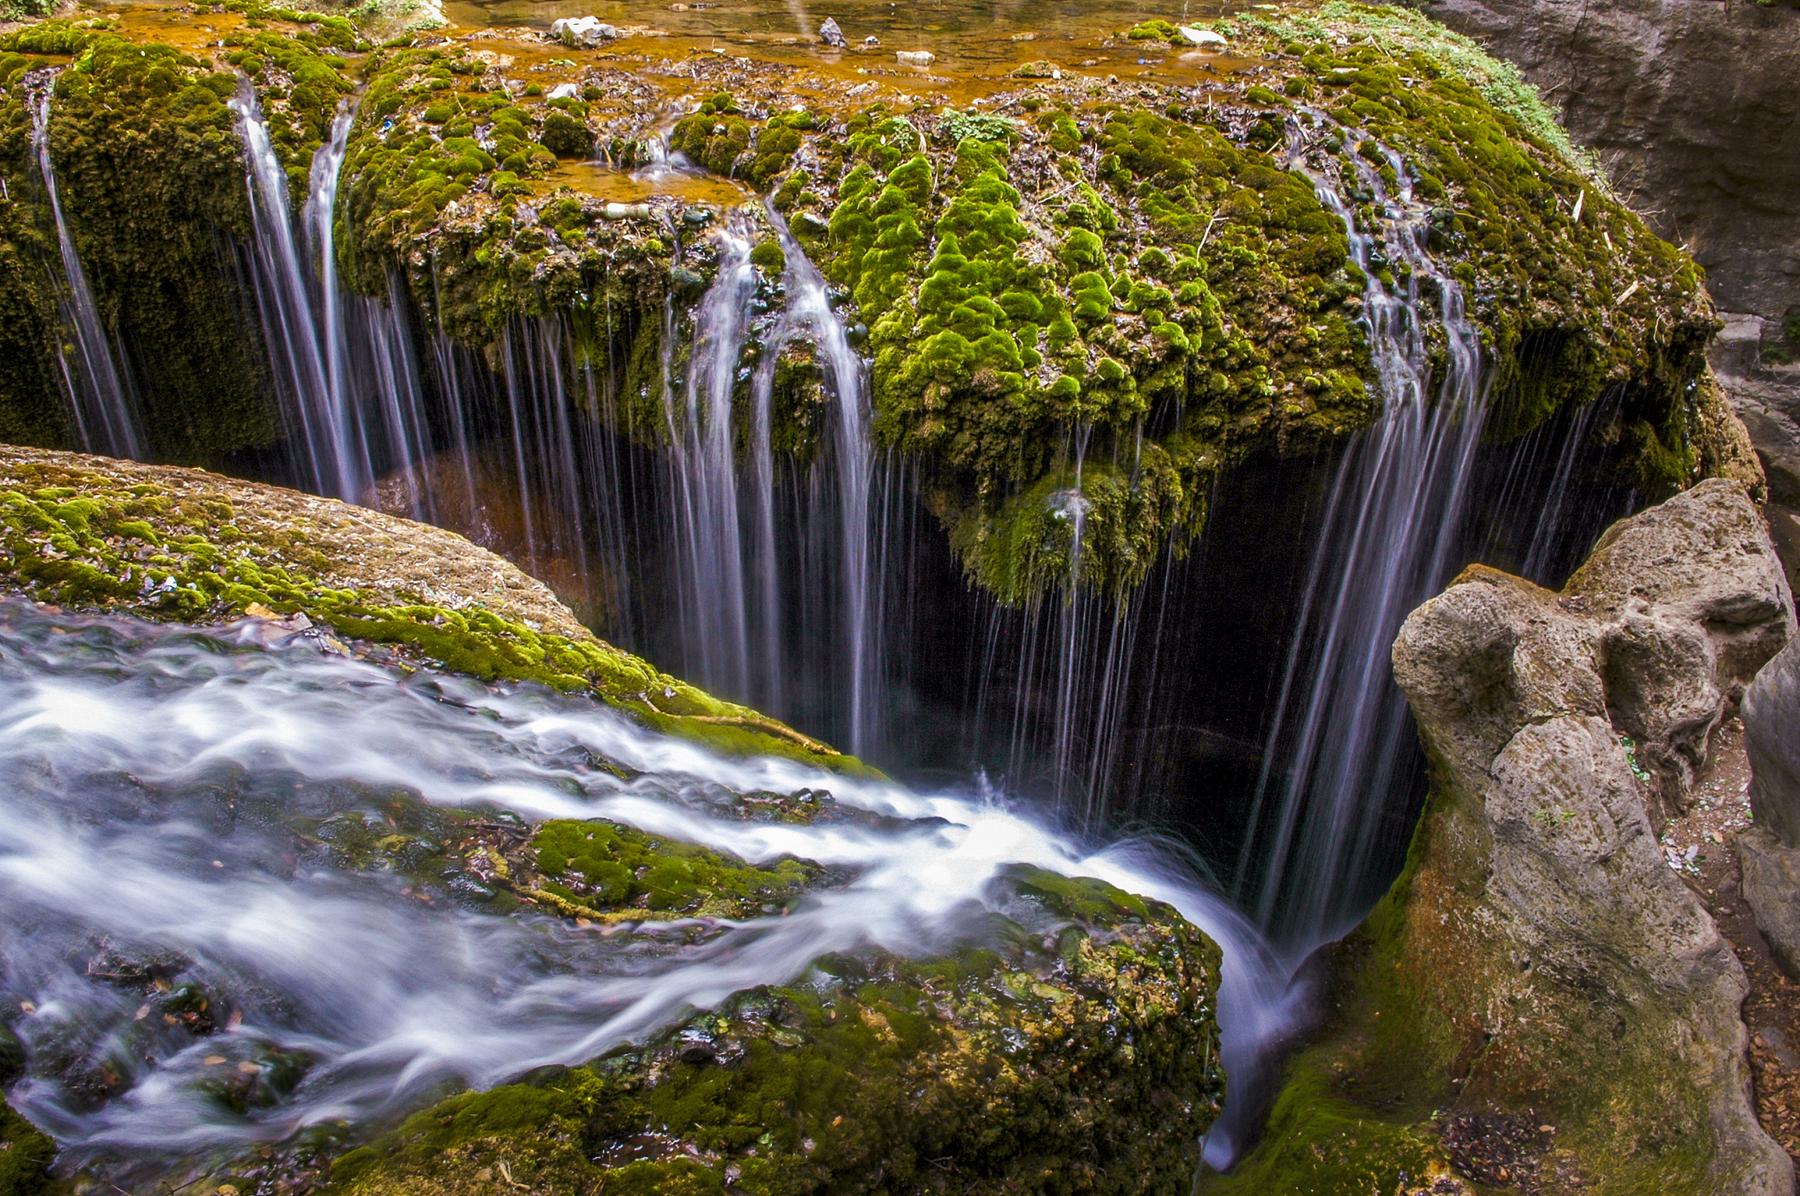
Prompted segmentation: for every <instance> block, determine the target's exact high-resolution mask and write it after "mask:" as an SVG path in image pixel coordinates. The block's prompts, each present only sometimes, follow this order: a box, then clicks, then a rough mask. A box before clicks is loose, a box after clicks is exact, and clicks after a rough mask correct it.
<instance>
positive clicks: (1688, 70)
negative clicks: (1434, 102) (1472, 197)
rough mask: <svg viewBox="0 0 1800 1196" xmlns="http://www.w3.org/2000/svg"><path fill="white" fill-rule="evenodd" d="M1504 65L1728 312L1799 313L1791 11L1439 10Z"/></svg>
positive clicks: (1479, 3)
mask: <svg viewBox="0 0 1800 1196" xmlns="http://www.w3.org/2000/svg"><path fill="white" fill-rule="evenodd" d="M1428 11H1429V12H1430V13H1431V15H1433V16H1435V17H1437V18H1438V19H1440V20H1442V21H1443V22H1445V23H1446V24H1448V25H1449V26H1450V27H1451V28H1453V29H1457V30H1460V31H1461V32H1464V33H1467V34H1470V35H1472V36H1474V37H1476V38H1478V39H1479V40H1480V41H1482V42H1483V43H1484V44H1485V45H1486V46H1487V47H1488V48H1489V50H1491V51H1492V52H1493V53H1495V54H1497V55H1499V56H1500V57H1502V58H1505V59H1507V60H1508V61H1510V62H1512V63H1514V64H1516V65H1517V66H1518V67H1519V68H1520V69H1521V70H1522V71H1523V72H1524V73H1525V75H1526V77H1527V78H1529V79H1530V80H1531V81H1532V82H1534V83H1536V84H1537V85H1538V88H1539V89H1540V90H1541V91H1542V92H1543V93H1544V95H1545V98H1546V99H1547V100H1548V101H1549V102H1550V104H1551V105H1552V106H1553V107H1555V108H1557V109H1558V110H1559V112H1560V113H1561V115H1562V119H1563V122H1564V124H1566V125H1567V126H1568V129H1569V131H1570V133H1572V134H1573V135H1574V136H1575V137H1576V139H1577V140H1579V141H1581V142H1582V143H1583V144H1585V145H1588V146H1591V147H1592V148H1593V149H1595V150H1596V151H1598V152H1599V153H1600V155H1601V156H1602V158H1603V159H1605V160H1606V162H1607V163H1608V165H1609V166H1611V168H1612V170H1613V173H1614V175H1615V176H1616V177H1617V178H1618V179H1619V180H1620V182H1621V183H1622V184H1623V186H1624V188H1625V190H1626V193H1627V195H1628V196H1629V197H1630V198H1631V199H1632V200H1633V201H1634V206H1636V207H1637V208H1638V210H1639V211H1641V212H1643V213H1644V215H1645V218H1646V219H1648V220H1649V221H1650V224H1651V226H1652V227H1653V228H1655V229H1656V230H1657V231H1658V232H1660V233H1662V235H1664V236H1666V237H1669V238H1670V239H1672V240H1675V241H1679V242H1682V243H1684V244H1686V245H1687V246H1688V248H1689V249H1691V250H1692V251H1693V253H1694V256H1695V257H1697V258H1698V259H1699V260H1700V263H1701V264H1702V265H1704V266H1705V267H1706V270H1707V275H1708V278H1709V281H1710V283H1711V286H1712V291H1713V295H1714V297H1715V298H1716V299H1717V300H1718V301H1719V304H1720V306H1721V307H1723V308H1725V309H1727V310H1730V311H1745V312H1757V313H1761V314H1764V315H1779V314H1780V313H1781V312H1783V311H1784V310H1786V309H1787V308H1788V307H1789V306H1791V305H1794V304H1800V220H1796V215H1797V212H1796V207H1797V205H1800V200H1797V199H1796V197H1797V196H1800V117H1797V112H1800V110H1797V109H1796V106H1795V103H1794V92H1793V81H1794V78H1795V75H1796V73H1800V10H1797V9H1795V8H1794V7H1793V6H1792V5H1789V4H1785V3H1782V4H1772V5H1761V4H1755V3H1735V4H1680V3H1668V2H1667V0H1604V2H1600V3H1594V2H1590V0H1441V2H1439V3H1434V4H1432V5H1431V6H1430V8H1429V10H1428Z"/></svg>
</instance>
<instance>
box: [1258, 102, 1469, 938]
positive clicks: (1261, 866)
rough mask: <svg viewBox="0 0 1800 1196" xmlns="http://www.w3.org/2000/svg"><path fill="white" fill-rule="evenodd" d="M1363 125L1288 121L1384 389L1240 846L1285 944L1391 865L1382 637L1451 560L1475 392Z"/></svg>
mask: <svg viewBox="0 0 1800 1196" xmlns="http://www.w3.org/2000/svg"><path fill="white" fill-rule="evenodd" d="M1334 131H1335V133H1336V135H1337V136H1339V137H1341V138H1342V139H1343V141H1344V143H1345V145H1344V153H1343V159H1342V160H1343V161H1344V162H1348V163H1350V164H1352V169H1353V172H1354V177H1353V179H1351V180H1345V181H1344V182H1340V181H1339V180H1337V179H1335V178H1334V177H1332V176H1331V175H1330V174H1327V173H1325V172H1324V171H1321V170H1319V169H1318V168H1317V167H1315V166H1314V165H1312V164H1311V162H1310V161H1309V159H1308V156H1307V155H1308V151H1309V149H1310V148H1311V146H1312V145H1313V144H1314V143H1315V142H1316V141H1318V140H1322V139H1323V138H1325V137H1326V136H1327V135H1330V134H1332V133H1333V132H1334ZM1363 141H1364V139H1363V138H1362V137H1361V136H1360V135H1358V134H1357V133H1355V132H1354V131H1352V130H1348V129H1345V128H1343V127H1341V126H1338V125H1336V124H1335V122H1331V121H1330V119H1329V118H1327V117H1325V116H1323V114H1320V113H1316V112H1314V113H1308V114H1307V115H1306V118H1305V119H1300V118H1296V119H1294V121H1293V122H1292V123H1291V125H1290V128H1289V165H1290V167H1291V168H1293V169H1297V170H1300V171H1302V172H1303V173H1305V174H1306V175H1307V176H1308V177H1309V178H1310V179H1312V181H1313V184H1314V187H1315V190H1316V191H1317V193H1318V196H1319V199H1320V201H1321V202H1322V203H1324V204H1325V206H1326V207H1327V208H1328V209H1330V210H1331V211H1332V212H1334V213H1336V214H1337V216H1338V217H1339V218H1340V219H1341V220H1342V221H1343V222H1344V228H1345V231H1346V233H1347V235H1348V237H1349V242H1350V253H1351V257H1352V258H1353V259H1354V260H1355V262H1356V264H1357V265H1358V266H1359V267H1361V268H1362V270H1363V271H1364V273H1365V275H1366V277H1367V283H1366V286H1365V288H1364V292H1363V320H1364V322H1365V325H1366V327H1367V329H1368V334H1369V346H1370V351H1371V355H1372V357H1373V359H1374V366H1375V371H1376V375H1377V378H1378V380H1379V391H1380V396H1381V399H1382V408H1381V414H1380V416H1379V417H1378V418H1377V420H1376V422H1375V424H1374V426H1373V427H1371V428H1370V429H1369V430H1368V431H1366V432H1364V433H1362V434H1361V435H1359V436H1358V437H1357V438H1356V440H1355V441H1354V442H1353V443H1352V444H1351V446H1350V448H1349V450H1348V451H1347V452H1346V453H1345V454H1344V457H1343V459H1342V462H1341V464H1340V465H1339V467H1338V470H1337V473H1336V476H1335V477H1334V479H1333V481H1332V484H1331V490H1330V493H1329V497H1328V498H1327V500H1326V507H1325V512H1324V517H1323V519H1322V521H1321V531H1320V535H1319V539H1318V541H1317V545H1316V547H1315V549H1314V555H1313V561H1312V565H1311V568H1310V572H1309V575H1308V579H1307V582H1306V588H1305V592H1304V594H1303V596H1302V598H1301V602H1300V605H1299V617H1298V619H1297V621H1296V625H1295V632H1294V635H1293V638H1292V641H1291V645H1292V646H1291V648H1290V650H1289V655H1288V660H1287V664H1286V667H1285V669H1284V671H1283V674H1282V679H1281V689H1280V696H1279V698H1278V700H1277V714H1276V722H1275V725H1274V728H1273V730H1272V732H1271V734H1270V736H1269V743H1270V751H1269V754H1268V757H1267V760H1268V763H1267V764H1266V765H1265V769H1264V774H1263V778H1262V781H1261V782H1260V783H1259V785H1258V792H1257V796H1256V804H1255V809H1254V811H1253V813H1252V815H1251V824H1252V825H1251V833H1250V834H1249V835H1247V836H1246V838H1245V841H1244V845H1243V849H1242V859H1243V861H1244V863H1243V864H1242V865H1241V866H1240V869H1239V875H1240V876H1246V877H1253V878H1255V884H1256V886H1257V887H1256V893H1257V910H1258V913H1259V915H1260V918H1261V921H1262V923H1263V924H1264V925H1265V926H1267V927H1269V928H1271V930H1272V931H1273V933H1274V934H1275V935H1276V937H1277V938H1278V939H1279V940H1280V941H1282V942H1284V943H1286V944H1287V945H1288V946H1289V948H1290V949H1291V950H1292V951H1293V952H1294V954H1295V956H1296V958H1298V957H1301V956H1304V955H1305V954H1307V953H1309V952H1310V951H1311V949H1312V948H1313V947H1316V946H1317V945H1319V944H1320V943H1322V942H1326V941H1329V940H1330V939H1332V938H1335V937H1337V936H1338V935H1340V934H1342V933H1343V932H1344V931H1346V930H1348V929H1349V928H1350V926H1352V925H1354V924H1355V922H1357V921H1358V920H1360V918H1361V917H1362V915H1363V913H1364V912H1366V910H1367V909H1368V907H1369V905H1370V904H1371V903H1372V902H1373V901H1374V900H1375V898H1376V897H1377V896H1379V894H1380V891H1381V889H1382V888H1383V887H1385V885H1386V881H1387V877H1386V876H1385V874H1384V873H1385V870H1384V869H1382V868H1379V867H1371V864H1370V861H1371V859H1372V858H1374V857H1375V856H1376V854H1377V851H1378V848H1379V847H1381V846H1382V845H1383V838H1384V837H1387V838H1390V839H1391V838H1392V837H1395V836H1404V835H1406V834H1408V833H1409V830H1410V828H1407V827H1405V826H1404V825H1402V824H1403V823H1404V821H1405V820H1404V817H1403V816H1404V813H1405V811H1406V809H1407V808H1408V806H1409V804H1410V802H1411V800H1412V791H1411V788H1410V785H1409V784H1408V772H1407V762H1408V761H1409V760H1410V759H1411V758H1412V754H1413V751H1414V748H1413V746H1412V740H1411V736H1409V735H1408V734H1407V733H1406V727H1407V722H1406V719H1407V709H1406V700H1405V698H1404V696H1403V695H1402V694H1401V693H1400V691H1399V688H1398V687H1397V686H1396V685H1395V684H1394V683H1393V680H1392V679H1391V677H1390V670H1389V668H1388V659H1387V657H1388V647H1389V645H1391V644H1392V643H1393V641H1394V636H1395V635H1396V633H1397V632H1398V631H1399V628H1400V624H1401V622H1402V621H1403V620H1404V619H1405V617H1406V615H1407V613H1408V612H1409V611H1411V610H1412V609H1413V608H1414V607H1415V606H1417V605H1418V604H1419V603H1420V602H1422V601H1424V599H1426V598H1427V597H1429V596H1430V595H1431V594H1432V593H1433V592H1434V591H1435V590H1436V589H1437V588H1438V587H1439V586H1441V585H1442V584H1443V582H1444V581H1445V576H1444V575H1445V572H1446V570H1447V569H1448V568H1449V567H1450V566H1451V564H1452V563H1453V562H1451V560H1450V553H1451V551H1452V549H1453V547H1454V546H1455V544H1456V542H1457V538H1458V535H1459V531H1460V528H1461V524H1462V508H1463V502H1464V498H1465V495H1466V493H1467V483H1468V481H1469V478H1470V473H1471V465H1472V463H1473V460H1474V456H1475V449H1476V446H1477V444H1478V443H1479V441H1480V437H1481V426H1482V415H1483V401H1484V398H1485V393H1484V389H1483V382H1482V356H1481V346H1480V340H1479V336H1478V334H1477V332H1476V330H1475V327H1474V325H1473V324H1471V323H1470V321H1469V319H1468V317H1467V315H1466V313H1465V310H1464V304H1463V294H1462V288H1461V287H1460V286H1459V285H1458V284H1457V282H1456V281H1455V280H1454V279H1453V278H1451V277H1450V276H1449V275H1448V274H1447V273H1445V272H1444V271H1443V270H1442V269H1441V268H1439V266H1438V264H1437V263H1436V261H1435V260H1434V259H1433V258H1432V256H1431V254H1430V253H1429V252H1427V250H1426V247H1425V243H1426V237H1427V233H1428V224H1427V222H1428V219H1429V216H1428V212H1427V210H1426V208H1425V207H1424V205H1422V204H1420V203H1419V202H1418V201H1417V200H1416V199H1415V198H1414V196H1413V190H1412V179H1411V176H1410V174H1409V173H1408V170H1407V167H1406V164H1405V163H1404V162H1403V161H1402V160H1401V159H1400V156H1399V155H1398V154H1396V153H1395V152H1394V151H1393V150H1391V149H1389V148H1387V147H1385V146H1377V147H1375V148H1377V149H1378V150H1379V152H1380V155H1381V157H1382V159H1383V161H1384V162H1385V163H1386V164H1387V165H1388V166H1389V167H1390V168H1391V170H1392V173H1393V177H1394V179H1395V184H1394V185H1393V186H1390V185H1389V184H1388V183H1387V182H1385V181H1384V180H1383V178H1382V175H1381V174H1380V173H1379V172H1378V171H1377V170H1376V169H1375V167H1374V166H1373V165H1372V164H1371V163H1370V162H1369V161H1368V159H1367V158H1365V157H1364V155H1363V152H1362V151H1363V149H1364V144H1363ZM1349 185H1354V186H1355V188H1356V189H1357V190H1358V191H1360V192H1361V193H1362V194H1363V195H1365V196H1368V197H1370V198H1371V200H1372V203H1373V207H1374V210H1375V212H1376V213H1377V216H1378V227H1376V228H1373V229H1370V228H1365V227H1363V226H1362V225H1361V224H1360V222H1359V221H1358V219H1357V213H1356V205H1355V203H1354V202H1353V201H1352V200H1351V199H1350V198H1349V197H1348V196H1347V195H1346V194H1345V191H1346V189H1347V187H1348V186H1349ZM1384 275H1385V277H1384ZM1434 334H1435V336H1436V337H1437V343H1436V345H1435V346H1434V344H1433V338H1434ZM1434 347H1435V349H1436V352H1435V353H1434ZM1434 383H1435V385H1434ZM1458 563H1459V562H1458ZM1264 815H1266V817H1264Z"/></svg>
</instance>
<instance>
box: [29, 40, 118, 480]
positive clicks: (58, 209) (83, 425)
mask: <svg viewBox="0 0 1800 1196" xmlns="http://www.w3.org/2000/svg"><path fill="white" fill-rule="evenodd" d="M31 82H32V83H33V84H35V90H34V93H33V94H32V95H31V96H30V101H31V102H30V103H29V104H28V105H27V107H28V108H29V109H30V112H31V147H32V149H33V150H34V151H35V152H36V154H37V163H38V174H39V177H40V178H41V179H42V180H43V183H44V190H45V191H46V192H47V193H48V194H49V197H50V213H51V216H52V217H53V218H54V219H55V221H56V244H57V249H58V251H59V254H60V256H61V258H62V280H63V287H62V290H61V291H60V292H59V293H58V295H57V307H58V310H59V311H60V313H61V315H62V326H63V332H64V334H65V335H66V336H67V337H68V338H69V340H70V341H72V342H73V343H72V344H70V345H63V346H59V347H58V352H57V354H56V362H57V365H58V366H59V367H60V369H61V372H62V381H63V390H64V393H65V395H66V396H67V398H68V400H69V410H70V413H71V414H72V416H73V417H74V421H75V433H76V436H77V438H78V439H79V440H80V441H81V447H82V448H84V449H86V450H88V451H89V452H93V453H105V454H106V455H108V456H112V457H136V456H139V455H141V453H142V452H143V448H144V441H143V436H142V434H141V433H140V432H139V430H138V418H137V401H136V395H135V394H134V393H133V391H132V387H131V383H130V380H129V378H128V376H127V374H126V372H125V367H124V365H123V363H122V362H121V361H120V360H119V359H117V358H115V357H114V354H113V346H112V338H111V337H110V336H108V335H107V331H106V325H105V324H104V323H103V322H102V321H101V319H100V309H99V307H98V306H96V305H95V303H94V293H93V290H92V289H91V288H90V287H89V286H88V280H87V271H85V270H83V269H82V266H81V256H80V254H78V253H77V252H76V250H75V238H74V236H73V235H72V234H71V233H70V231H69V222H68V220H67V219H66V218H65V217H64V216H63V207H62V197H61V195H60V194H58V192H57V189H56V169H55V166H54V165H53V164H52V162H51V159H50V97H51V93H52V92H54V91H55V89H56V75H55V73H54V72H45V73H44V74H43V75H41V76H37V77H35V78H33V79H32V80H31Z"/></svg>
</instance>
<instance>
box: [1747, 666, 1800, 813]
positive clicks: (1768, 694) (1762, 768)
mask: <svg viewBox="0 0 1800 1196" xmlns="http://www.w3.org/2000/svg"><path fill="white" fill-rule="evenodd" d="M1744 740H1745V746H1746V747H1747V748H1748V749H1749V752H1750V770H1751V773H1752V780H1751V782H1750V807H1751V809H1752V810H1754V811H1755V812H1756V821H1757V823H1758V824H1759V825H1760V826H1762V827H1763V828H1764V829H1765V830H1767V831H1769V832H1770V833H1771V834H1773V835H1774V836H1775V837H1776V838H1777V839H1780V840H1781V841H1782V842H1783V843H1784V844H1786V845H1787V846H1789V847H1800V640H1796V641H1795V642H1794V643H1791V644H1789V645H1788V646H1787V649H1786V650H1785V651H1783V652H1782V653H1781V655H1779V656H1777V657H1776V658H1775V659H1774V660H1771V661H1770V662H1769V663H1768V665H1767V666H1766V667H1765V668H1764V669H1763V671H1762V672H1760V673H1758V674H1757V675H1756V680H1755V681H1754V682H1753V683H1751V686H1750V691H1749V693H1747V694H1746V695H1745V696H1744Z"/></svg>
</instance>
